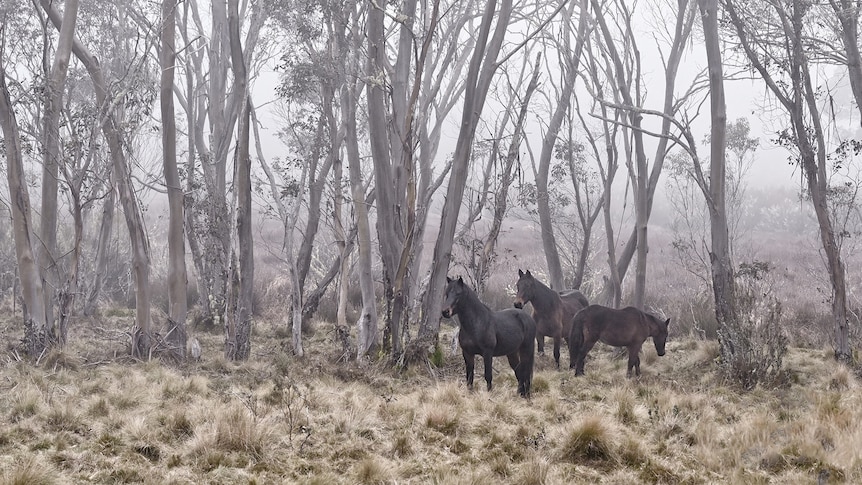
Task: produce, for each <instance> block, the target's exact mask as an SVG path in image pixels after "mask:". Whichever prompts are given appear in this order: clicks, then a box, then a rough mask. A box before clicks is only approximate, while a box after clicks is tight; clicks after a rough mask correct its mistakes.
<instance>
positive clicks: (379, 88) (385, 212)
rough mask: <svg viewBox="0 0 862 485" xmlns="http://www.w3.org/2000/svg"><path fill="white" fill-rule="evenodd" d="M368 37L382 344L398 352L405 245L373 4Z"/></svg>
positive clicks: (379, 21) (380, 34) (379, 25)
mask: <svg viewBox="0 0 862 485" xmlns="http://www.w3.org/2000/svg"><path fill="white" fill-rule="evenodd" d="M366 32H367V34H366V35H367V37H368V65H367V73H366V76H367V79H368V80H367V91H368V131H369V135H370V139H371V143H370V144H371V155H372V158H373V160H374V180H375V187H376V191H377V196H376V197H377V212H378V217H377V237H378V240H379V244H380V257H381V259H382V260H383V288H384V293H385V295H384V298H385V300H386V302H387V318H386V320H387V327H386V332H385V335H384V347H387V346H388V347H389V349H390V350H391V351H392V352H393V353H394V354H395V355H399V354H400V353H401V327H400V323H401V313H402V312H403V310H404V301H403V299H402V297H403V295H399V294H396V292H395V279H396V275H397V273H398V269H397V268H398V262H399V258H400V254H401V251H402V250H403V248H404V243H403V237H402V235H400V234H399V233H398V225H397V224H398V217H397V214H398V209H397V208H396V204H397V203H396V200H397V194H396V192H395V191H396V187H395V180H394V177H393V174H392V172H393V169H392V160H391V154H390V150H389V146H388V144H387V143H386V141H387V140H388V139H389V136H388V133H387V119H386V99H385V90H386V87H385V86H384V79H385V77H386V74H385V73H386V43H385V42H386V41H385V37H384V12H383V10H382V7H381V6H380V5H377V4H373V5H372V6H371V8H370V10H369V12H368V20H367V24H366Z"/></svg>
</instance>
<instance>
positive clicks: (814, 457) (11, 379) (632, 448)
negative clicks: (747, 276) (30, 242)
mask: <svg viewBox="0 0 862 485" xmlns="http://www.w3.org/2000/svg"><path fill="white" fill-rule="evenodd" d="M447 331H448V329H447ZM255 332H256V333H255V340H254V345H253V353H252V358H251V359H250V360H249V361H247V362H244V363H239V364H237V363H233V362H227V361H225V360H224V358H223V357H222V352H221V345H222V339H223V337H222V335H221V334H220V333H212V334H206V333H199V334H198V335H197V336H198V338H199V339H200V342H201V345H202V347H204V353H203V358H202V360H201V361H195V362H194V363H190V364H188V365H187V366H181V367H172V366H170V365H167V364H164V363H161V362H150V363H140V362H133V361H131V360H126V359H119V360H113V361H112V360H108V361H105V362H103V363H100V364H99V365H89V364H88V365H78V366H74V365H68V366H66V365H60V364H56V365H55V364H52V365H51V366H46V365H44V362H43V363H41V364H40V365H38V366H34V365H31V364H27V363H22V362H15V361H13V360H12V359H7V360H6V362H7V364H5V365H3V366H0V387H2V386H3V383H7V385H6V386H5V387H3V390H4V392H3V393H0V410H3V411H2V412H0V480H2V481H0V485H6V484H13V483H28V484H29V483H35V484H39V483H83V482H94V483H177V484H179V483H183V484H185V483H327V484H329V483H357V484H377V483H404V484H422V483H435V482H436V483H446V484H462V483H463V484H472V483H477V484H478V483H513V484H526V485H538V484H556V483H645V484H649V483H719V484H722V483H724V484H734V483H818V481H820V483H860V482H862V459H860V457H859V453H858V450H859V449H860V448H862V428H860V427H858V426H856V423H858V422H860V421H862V386H860V385H859V379H860V377H859V374H858V373H857V372H856V370H855V369H852V368H848V367H845V366H843V365H839V364H836V363H834V362H833V361H832V360H831V354H830V352H829V351H828V349H827V350H824V349H820V348H814V349H799V348H791V349H790V351H789V352H788V354H787V357H786V359H785V368H786V369H787V370H788V372H789V374H790V375H792V379H789V380H788V381H787V382H786V383H785V384H783V385H782V386H780V387H770V386H766V385H758V386H755V388H754V389H752V390H750V391H746V392H741V391H740V389H739V387H735V386H731V385H729V384H728V383H727V382H726V380H725V379H724V378H723V377H722V372H721V369H720V368H719V363H718V362H717V361H718V360H720V359H719V352H718V347H717V344H716V343H715V342H708V341H702V340H685V339H674V340H671V341H669V342H668V345H667V355H665V356H663V357H657V356H655V357H652V356H650V355H651V354H648V353H647V352H653V353H654V351H653V350H651V349H650V350H648V346H645V349H644V352H645V353H644V355H642V358H641V366H642V372H643V374H642V376H641V377H640V378H635V379H627V378H626V377H625V363H626V361H625V359H624V358H623V359H620V358H619V357H618V355H619V353H618V352H616V351H614V350H611V349H610V348H608V347H606V346H603V345H598V346H597V347H596V348H595V349H594V351H593V352H591V353H590V359H589V362H588V363H587V369H586V370H587V375H586V376H584V377H577V378H576V377H575V376H574V375H573V373H572V372H571V371H569V370H568V369H564V370H561V371H558V370H557V369H556V368H555V367H554V365H553V361H552V359H550V358H548V357H547V356H545V357H544V360H543V361H542V362H541V363H540V365H539V366H538V367H537V369H536V371H535V375H534V379H533V396H532V398H531V399H521V398H519V397H518V395H517V389H516V386H517V384H516V382H515V379H514V377H513V376H512V375H511V370H510V369H509V368H508V364H507V363H506V362H505V359H495V361H494V388H493V389H492V390H491V391H490V392H489V391H487V390H486V389H485V386H484V381H483V380H481V379H479V380H478V381H477V386H476V389H475V390H474V391H472V392H471V391H468V390H467V388H466V385H465V384H464V376H463V372H464V368H463V362H462V360H461V359H460V358H457V356H456V357H450V355H449V354H446V356H445V357H446V358H445V359H444V360H443V362H442V363H441V366H440V367H436V368H434V369H433V375H432V373H431V372H428V371H427V369H422V368H414V369H410V370H409V371H408V372H398V371H395V370H393V369H390V368H388V367H387V366H385V365H384V364H378V363H369V362H365V363H355V362H348V363H344V362H338V357H339V356H340V354H339V352H338V351H337V349H338V346H337V342H335V341H334V340H333V339H334V338H335V334H334V332H331V331H329V330H328V329H327V328H326V327H325V324H322V323H319V324H318V332H316V333H315V334H314V336H311V337H309V340H308V341H307V346H306V352H307V355H306V356H305V357H303V358H301V359H299V358H295V357H293V356H292V355H289V353H285V352H284V351H283V345H284V344H285V342H283V341H280V340H279V339H278V337H277V336H276V329H275V328H274V327H271V326H268V325H267V324H265V323H264V324H260V325H258V326H256V330H255ZM286 338H289V336H288V337H286ZM72 341H74V340H72ZM88 345H92V343H88ZM118 345H119V344H118ZM333 349H336V350H333ZM121 350H122V349H120V350H119V351H121ZM330 350H331V351H330ZM82 351H83V352H89V353H90V354H89V355H93V354H92V353H93V352H94V350H93V349H92V348H89V347H88V348H87V349H84V350H76V349H75V348H68V349H66V350H64V351H63V354H64V355H65V356H66V358H68V359H69V361H70V362H74V360H75V359H77V358H80V357H77V355H80V354H78V353H76V352H82ZM444 351H445V352H448V349H447V348H446V349H444ZM112 353H113V350H110V349H101V351H100V353H99V354H98V355H110V354H112ZM564 353H565V351H564ZM540 360H541V359H540Z"/></svg>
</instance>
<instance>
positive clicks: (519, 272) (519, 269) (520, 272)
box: [518, 268, 524, 278]
mask: <svg viewBox="0 0 862 485" xmlns="http://www.w3.org/2000/svg"><path fill="white" fill-rule="evenodd" d="M521 276H524V272H523V271H521V268H518V277H519V278H520V277H521Z"/></svg>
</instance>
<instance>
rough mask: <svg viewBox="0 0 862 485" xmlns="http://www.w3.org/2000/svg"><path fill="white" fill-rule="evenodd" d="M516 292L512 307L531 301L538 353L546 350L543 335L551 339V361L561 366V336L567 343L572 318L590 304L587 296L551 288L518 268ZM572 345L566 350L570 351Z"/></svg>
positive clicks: (578, 292) (574, 291) (528, 271)
mask: <svg viewBox="0 0 862 485" xmlns="http://www.w3.org/2000/svg"><path fill="white" fill-rule="evenodd" d="M517 289H518V294H517V295H515V301H514V304H515V308H523V307H524V305H526V304H527V303H528V302H529V303H532V304H533V319H534V320H536V344H537V345H538V347H539V353H540V354H544V353H545V337H546V336H548V337H551V338H553V339H554V362H556V364H557V369H559V368H560V339H562V338H565V339H566V344H567V345H569V333H570V331H571V325H572V318H573V317H574V316H575V314H576V313H578V312H579V311H580V310H581V309H583V308H586V306H587V305H589V302H588V301H587V298H586V297H585V296H584V294H583V293H581V292H580V291H578V290H567V291H564V292H557V291H554V290H552V289H550V288H548V287H547V286H545V284H544V283H542V282H541V281H539V280H537V279H536V278H534V277H533V275H532V274H531V273H530V270H527V272H526V273H524V272H523V271H521V270H520V269H519V270H518V283H517ZM571 349H572V347H571V345H569V353H570V354H571Z"/></svg>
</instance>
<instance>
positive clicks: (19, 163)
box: [0, 55, 51, 360]
mask: <svg viewBox="0 0 862 485" xmlns="http://www.w3.org/2000/svg"><path fill="white" fill-rule="evenodd" d="M0 127H2V129H3V140H4V144H5V152H6V164H7V165H6V177H7V180H8V182H9V198H10V199H11V200H10V202H11V204H10V205H11V207H10V209H11V212H12V234H13V235H14V238H15V256H16V258H17V260H18V278H19V279H20V281H21V296H22V298H23V300H24V308H23V310H24V312H23V313H24V345H25V348H26V351H27V353H28V354H29V355H30V356H31V357H33V358H35V359H37V360H38V359H39V357H40V356H41V355H42V353H43V352H44V351H45V349H47V348H48V347H49V345H50V339H51V332H50V327H49V325H48V321H47V320H46V316H45V298H44V293H43V288H42V279H41V278H40V276H39V267H38V266H37V264H36V258H35V253H34V252H33V240H32V239H31V235H32V231H33V223H32V219H31V214H30V194H29V193H28V191H27V181H26V180H25V178H24V163H23V160H22V158H21V136H20V134H19V132H18V122H17V120H16V119H15V112H14V110H13V109H12V100H11V99H10V97H9V89H8V88H7V87H6V68H5V65H4V62H3V55H0Z"/></svg>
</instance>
